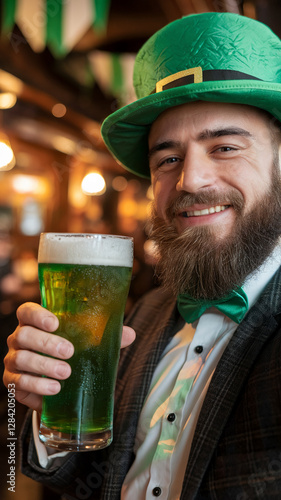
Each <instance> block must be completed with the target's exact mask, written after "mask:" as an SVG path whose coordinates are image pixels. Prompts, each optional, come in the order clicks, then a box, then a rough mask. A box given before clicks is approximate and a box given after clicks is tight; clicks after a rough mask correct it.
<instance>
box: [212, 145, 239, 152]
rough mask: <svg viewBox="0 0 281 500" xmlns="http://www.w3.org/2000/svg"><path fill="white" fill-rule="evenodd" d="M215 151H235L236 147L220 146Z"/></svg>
mask: <svg viewBox="0 0 281 500" xmlns="http://www.w3.org/2000/svg"><path fill="white" fill-rule="evenodd" d="M216 151H219V152H222V153H227V152H229V151H236V148H233V147H232V146H221V147H220V148H218V149H216Z"/></svg>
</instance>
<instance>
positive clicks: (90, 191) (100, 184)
mask: <svg viewBox="0 0 281 500" xmlns="http://www.w3.org/2000/svg"><path fill="white" fill-rule="evenodd" d="M81 188H82V191H83V193H85V194H87V195H100V194H103V193H105V191H106V184H105V180H104V178H103V176H102V175H101V174H99V173H98V172H92V173H90V174H87V175H85V177H84V179H83V180H82V182H81Z"/></svg>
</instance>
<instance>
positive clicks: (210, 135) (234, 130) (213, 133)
mask: <svg viewBox="0 0 281 500" xmlns="http://www.w3.org/2000/svg"><path fill="white" fill-rule="evenodd" d="M225 135H241V136H243V137H253V136H252V134H250V132H248V130H245V129H243V128H239V127H227V128H218V129H215V130H209V129H206V130H203V132H201V133H200V134H199V135H198V137H197V140H198V141H204V140H206V139H214V138H216V137H222V136H225Z"/></svg>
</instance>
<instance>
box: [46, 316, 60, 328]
mask: <svg viewBox="0 0 281 500" xmlns="http://www.w3.org/2000/svg"><path fill="white" fill-rule="evenodd" d="M42 324H43V328H44V330H47V331H54V330H56V329H57V327H58V320H57V318H55V317H53V316H46V317H45V318H44V319H43V320H42Z"/></svg>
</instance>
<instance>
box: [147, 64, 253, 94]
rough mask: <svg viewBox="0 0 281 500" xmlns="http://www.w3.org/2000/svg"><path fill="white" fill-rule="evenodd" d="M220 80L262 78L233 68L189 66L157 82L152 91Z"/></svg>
mask: <svg viewBox="0 0 281 500" xmlns="http://www.w3.org/2000/svg"><path fill="white" fill-rule="evenodd" d="M219 80H261V79H260V78H257V77H256V76H252V75H248V74H247V73H242V72H241V71H235V70H232V69H206V70H204V71H202V68H201V66H197V67H196V68H189V69H186V70H183V71H179V72H178V73H174V74H173V75H169V76H166V78H162V80H159V82H157V83H156V89H155V90H153V92H151V93H152V94H154V93H155V92H162V91H163V90H168V89H173V88H175V87H182V86H183V85H189V84H191V83H201V82H211V81H219Z"/></svg>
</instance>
